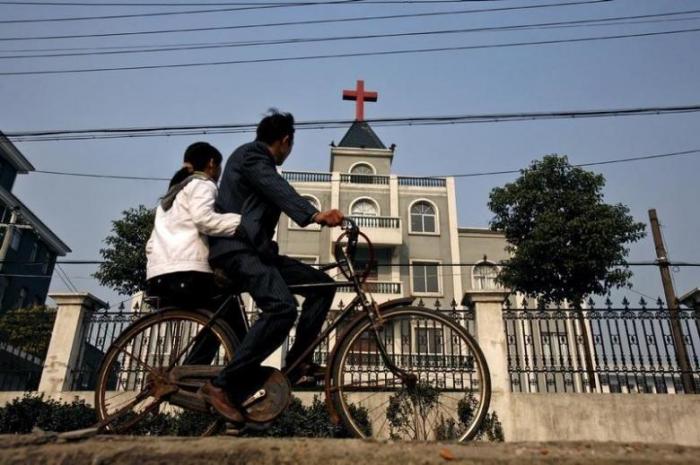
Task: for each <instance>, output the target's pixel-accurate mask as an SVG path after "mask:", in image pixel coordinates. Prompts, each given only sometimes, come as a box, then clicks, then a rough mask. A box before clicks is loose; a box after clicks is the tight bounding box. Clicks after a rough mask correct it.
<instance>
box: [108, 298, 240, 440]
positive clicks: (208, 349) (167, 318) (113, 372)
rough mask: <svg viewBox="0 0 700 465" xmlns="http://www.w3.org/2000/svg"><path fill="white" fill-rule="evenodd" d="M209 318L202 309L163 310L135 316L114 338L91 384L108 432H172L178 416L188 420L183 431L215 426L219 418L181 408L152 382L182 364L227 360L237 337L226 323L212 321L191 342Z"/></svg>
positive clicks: (189, 432)
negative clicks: (94, 383) (95, 384)
mask: <svg viewBox="0 0 700 465" xmlns="http://www.w3.org/2000/svg"><path fill="white" fill-rule="evenodd" d="M210 319H211V313H210V312H208V311H206V310H185V309H164V310H160V311H158V312H156V313H153V314H150V315H147V316H145V317H143V318H141V319H139V320H137V321H135V322H134V323H132V324H131V325H130V326H129V327H128V328H126V330H125V331H124V332H123V333H122V334H121V335H120V336H119V337H118V338H117V339H116V340H115V341H114V343H112V345H111V346H110V348H109V350H108V351H107V353H106V354H105V357H104V359H103V361H102V365H101V367H100V371H99V373H98V377H97V387H96V389H95V408H96V411H97V416H98V419H99V420H100V421H101V422H103V421H108V423H107V425H106V428H107V430H108V431H110V432H114V433H125V432H131V433H144V434H163V433H166V432H171V433H172V429H173V424H172V422H173V421H174V419H175V418H177V417H180V420H181V421H180V422H179V423H182V424H185V423H187V424H188V425H189V426H188V427H187V431H182V433H183V434H187V435H194V434H206V433H211V432H212V431H214V430H215V425H216V424H217V423H218V418H217V417H215V416H213V415H210V414H206V413H197V412H184V411H183V409H182V408H181V407H178V406H175V405H172V404H169V402H168V401H167V393H166V395H163V393H162V392H158V387H157V385H158V383H156V382H155V380H156V379H164V378H168V375H169V373H170V372H171V371H172V370H173V369H174V368H177V367H181V366H183V365H188V366H194V365H196V366H199V367H201V368H203V369H206V368H207V366H209V367H211V369H212V370H216V367H223V366H224V365H226V363H228V361H229V360H231V358H232V357H233V353H234V350H235V346H234V342H233V341H235V338H234V337H233V335H232V332H231V330H230V328H228V326H227V325H226V324H225V323H223V322H221V321H216V322H214V324H213V325H212V326H211V329H209V330H204V332H203V333H202V334H201V335H200V336H199V338H198V339H197V340H196V341H193V339H194V338H195V337H197V335H198V334H200V332H202V331H203V328H204V326H205V325H206V324H207V323H208V322H209V320H210ZM204 341H206V342H204ZM204 344H206V346H205V345H204ZM199 384H201V382H198V381H194V380H193V382H190V383H188V382H185V383H183V384H182V385H181V386H179V389H186V390H191V391H192V392H194V391H196V389H197V387H198V385H199ZM166 386H167V384H166ZM182 415H186V416H187V417H186V418H183V417H181V416H182ZM175 432H176V433H180V432H179V431H175Z"/></svg>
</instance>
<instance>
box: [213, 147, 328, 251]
mask: <svg viewBox="0 0 700 465" xmlns="http://www.w3.org/2000/svg"><path fill="white" fill-rule="evenodd" d="M216 210H217V211H218V212H219V213H239V214H240V215H241V216H242V218H241V224H240V226H239V227H238V230H237V231H236V234H235V235H234V236H233V237H210V238H209V258H210V259H216V258H217V257H221V256H222V255H226V254H228V253H231V252H237V251H243V250H249V251H257V253H258V254H259V255H260V256H261V258H262V259H263V260H264V261H268V260H271V259H274V257H275V256H276V255H277V253H278V248H277V244H276V243H275V242H274V241H273V240H272V237H273V235H274V233H275V227H277V223H278V221H279V217H280V213H281V212H282V211H283V212H284V213H286V214H287V215H288V216H289V217H290V218H291V219H292V221H294V222H295V223H297V224H298V225H299V226H306V225H308V224H309V223H311V220H312V218H313V216H314V215H315V214H316V213H318V210H316V208H314V207H313V206H312V205H311V203H310V202H309V201H308V200H306V199H305V198H304V197H302V196H301V195H299V194H298V193H297V192H296V191H295V190H294V188H293V187H292V186H290V185H289V183H288V182H287V181H286V180H285V179H284V178H283V177H282V176H281V175H280V174H279V173H278V172H277V169H276V167H275V162H274V160H273V158H272V155H271V154H270V151H269V150H268V148H267V146H266V145H265V144H263V143H262V142H251V143H248V144H244V145H242V146H240V147H238V148H237V149H236V150H235V151H234V152H233V153H232V154H231V156H230V157H229V158H228V160H227V161H226V166H225V167H224V171H223V173H222V176H221V185H220V187H219V195H218V196H217V198H216Z"/></svg>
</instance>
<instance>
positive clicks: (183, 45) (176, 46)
mask: <svg viewBox="0 0 700 465" xmlns="http://www.w3.org/2000/svg"><path fill="white" fill-rule="evenodd" d="M652 16H656V15H652ZM699 19H700V16H691V17H687V18H662V19H649V20H633V21H619V22H618V21H615V22H604V23H598V21H599V20H593V19H591V20H584V21H591V22H590V23H587V24H584V25H578V24H571V25H559V26H553V27H527V28H525V27H523V28H519V29H518V30H530V29H533V30H540V29H544V30H547V29H561V28H577V27H601V26H619V25H635V24H659V23H668V22H679V21H697V20H699ZM506 27H511V26H506ZM497 28H499V26H497V27H493V28H489V29H490V30H496V29H497ZM479 29H481V28H479ZM474 32H478V31H476V30H475V31H474ZM234 43H239V42H177V43H170V44H167V43H166V44H159V45H153V44H146V45H144V44H141V45H106V46H94V47H54V48H20V49H0V53H33V54H34V55H27V56H26V58H43V57H47V56H54V55H37V53H40V52H77V51H93V52H94V51H101V50H115V51H125V50H135V52H134V53H139V52H141V51H144V52H148V51H151V50H153V49H155V48H158V47H172V50H190V47H198V46H210V45H214V46H227V45H229V44H234ZM240 43H251V42H240ZM0 58H24V57H11V56H5V57H0Z"/></svg>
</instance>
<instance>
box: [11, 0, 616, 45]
mask: <svg viewBox="0 0 700 465" xmlns="http://www.w3.org/2000/svg"><path fill="white" fill-rule="evenodd" d="M609 1H611V0H582V1H576V2H562V3H549V4H535V5H523V6H509V7H497V8H481V9H467V10H452V11H434V12H425V13H405V14H392V15H374V16H360V17H357V16H356V17H346V18H324V19H309V20H300V21H282V22H273V23H256V24H238V25H232V26H211V27H196V28H172V29H156V30H147V31H126V32H105V33H97V34H67V35H50V36H24V37H0V41H23V40H56V39H84V38H97V37H122V36H133V35H150V34H172V33H180V32H205V31H222V30H233V29H251V28H253V29H255V28H268V27H281V26H303V25H310V24H330V23H344V22H357V21H376V20H387V19H402V18H421V17H430V16H447V15H465V14H473V13H490V12H498V11H513V10H530V9H539V8H557V7H566V6H578V5H587V4H594V3H605V2H609Z"/></svg>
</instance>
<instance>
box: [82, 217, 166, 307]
mask: <svg viewBox="0 0 700 465" xmlns="http://www.w3.org/2000/svg"><path fill="white" fill-rule="evenodd" d="M154 221H155V211H154V210H152V209H149V208H146V207H145V206H143V205H139V206H138V208H130V209H129V210H125V211H123V212H122V217H121V218H120V219H117V220H114V221H112V233H111V234H110V235H109V236H107V238H105V241H104V242H105V244H106V245H107V246H106V247H105V248H103V249H100V254H101V255H102V258H103V259H104V261H105V262H104V263H102V264H101V265H100V266H99V268H98V270H97V271H96V272H95V274H94V275H93V276H94V277H95V278H96V279H97V280H98V281H99V282H100V284H102V285H103V286H108V287H111V288H112V289H114V290H115V291H117V292H119V293H120V294H124V295H131V294H134V293H136V292H138V291H140V290H143V289H144V288H145V287H146V242H147V241H148V238H149V237H150V235H151V231H152V230H153V223H154Z"/></svg>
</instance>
